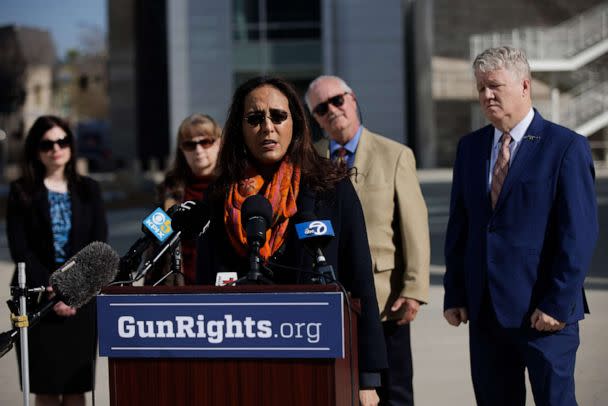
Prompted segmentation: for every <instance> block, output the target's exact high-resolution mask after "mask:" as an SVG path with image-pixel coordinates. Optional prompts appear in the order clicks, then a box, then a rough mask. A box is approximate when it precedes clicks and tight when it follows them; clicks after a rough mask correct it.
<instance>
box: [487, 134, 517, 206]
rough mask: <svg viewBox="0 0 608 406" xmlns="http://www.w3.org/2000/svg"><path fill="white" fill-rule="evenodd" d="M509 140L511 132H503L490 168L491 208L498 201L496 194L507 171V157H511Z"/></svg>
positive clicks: (498, 194) (497, 194) (503, 181)
mask: <svg viewBox="0 0 608 406" xmlns="http://www.w3.org/2000/svg"><path fill="white" fill-rule="evenodd" d="M511 140H512V138H511V134H509V133H503V134H502V137H500V142H501V146H500V152H499V153H498V157H497V158H496V163H495V164H494V169H493V170H492V187H491V189H490V195H491V198H492V209H494V208H495V207H496V202H497V201H498V196H500V191H501V189H502V185H503V183H505V178H506V177H507V172H509V159H510V158H511V150H510V149H509V144H510V143H511Z"/></svg>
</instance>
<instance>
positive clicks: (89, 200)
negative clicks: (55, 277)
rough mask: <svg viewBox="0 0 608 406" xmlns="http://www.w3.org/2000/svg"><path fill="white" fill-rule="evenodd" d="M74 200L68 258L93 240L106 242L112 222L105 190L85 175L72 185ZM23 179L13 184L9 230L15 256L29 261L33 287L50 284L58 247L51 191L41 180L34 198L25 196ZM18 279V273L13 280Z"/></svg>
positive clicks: (28, 278)
mask: <svg viewBox="0 0 608 406" xmlns="http://www.w3.org/2000/svg"><path fill="white" fill-rule="evenodd" d="M69 191H70V197H71V200H72V229H71V230H70V237H69V244H68V247H69V251H68V252H67V255H68V257H69V256H72V255H74V254H75V253H77V252H78V251H80V250H81V249H82V248H84V247H85V246H86V245H87V244H89V243H91V242H93V241H104V242H105V241H106V240H107V238H108V224H107V221H106V214H105V210H104V207H103V200H102V197H101V190H100V188H99V185H98V184H97V182H95V181H94V180H93V179H91V178H87V177H82V178H81V181H80V182H78V183H77V184H75V185H69ZM25 193H26V192H25V191H24V186H23V179H19V180H17V181H14V182H12V183H11V184H10V191H9V195H8V203H7V204H8V206H7V210H6V233H7V237H8V246H9V250H10V253H11V257H12V259H13V261H14V262H15V263H17V262H25V273H26V282H27V285H28V286H30V287H35V286H46V285H48V281H49V276H50V275H51V273H53V271H54V270H55V267H56V266H55V250H54V245H53V231H52V228H51V216H50V208H49V201H48V191H47V189H46V188H45V187H44V185H43V184H42V183H41V184H40V185H39V186H38V187H37V188H36V190H35V191H34V193H33V194H32V196H30V199H25ZM15 280H16V272H15V275H14V276H13V283H14V282H15Z"/></svg>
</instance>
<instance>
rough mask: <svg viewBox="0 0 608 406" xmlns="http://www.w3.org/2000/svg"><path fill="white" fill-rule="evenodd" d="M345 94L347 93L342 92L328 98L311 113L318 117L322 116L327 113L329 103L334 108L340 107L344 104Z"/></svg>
mask: <svg viewBox="0 0 608 406" xmlns="http://www.w3.org/2000/svg"><path fill="white" fill-rule="evenodd" d="M347 94H348V92H344V93H342V94H339V95H337V96H334V97H330V98H329V99H327V101H325V102H323V103H319V104H317V107H315V108H314V109H313V110H312V112H313V113H315V114H316V115H318V116H324V115H325V114H327V112H328V111H329V103H331V104H333V105H334V106H335V107H340V106H341V105H343V104H344V96H346V95H347Z"/></svg>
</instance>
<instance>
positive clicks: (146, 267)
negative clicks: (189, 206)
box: [115, 231, 182, 286]
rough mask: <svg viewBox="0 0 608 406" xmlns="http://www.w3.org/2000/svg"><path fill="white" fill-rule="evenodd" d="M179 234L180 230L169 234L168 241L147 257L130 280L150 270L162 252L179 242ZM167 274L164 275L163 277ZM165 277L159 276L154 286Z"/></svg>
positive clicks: (142, 275)
mask: <svg viewBox="0 0 608 406" xmlns="http://www.w3.org/2000/svg"><path fill="white" fill-rule="evenodd" d="M181 235H182V232H181V231H178V232H176V233H174V234H173V235H172V236H171V239H170V240H169V242H168V243H165V244H163V245H162V246H161V247H160V249H159V250H158V251H157V252H156V254H155V255H154V257H153V258H152V259H149V260H148V261H146V263H145V264H144V267H143V268H142V269H141V270H140V271H139V272H138V273H137V275H135V278H133V280H132V281H131V282H135V281H138V280H140V279H141V278H143V277H144V276H145V275H146V274H147V273H148V271H149V270H150V268H152V267H153V266H154V264H156V262H158V260H159V259H160V258H161V257H162V256H163V254H164V253H165V252H167V250H168V249H169V248H171V249H173V247H174V246H175V244H177V243H178V242H179V239H180V237H181ZM180 268H181V255H180ZM171 273H172V272H170V273H168V274H167V275H170V274H171ZM167 275H165V277H166V276H167ZM165 277H163V278H161V280H160V281H158V282H156V284H155V285H154V286H156V285H157V284H158V283H160V282H161V281H163V280H164V279H165ZM115 283H116V282H115Z"/></svg>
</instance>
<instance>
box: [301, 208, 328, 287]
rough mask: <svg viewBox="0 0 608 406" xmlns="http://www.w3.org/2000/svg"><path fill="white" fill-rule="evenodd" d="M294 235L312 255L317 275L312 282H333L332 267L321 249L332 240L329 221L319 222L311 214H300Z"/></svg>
mask: <svg viewBox="0 0 608 406" xmlns="http://www.w3.org/2000/svg"><path fill="white" fill-rule="evenodd" d="M296 219H297V221H298V223H296V225H295V228H296V233H297V235H298V239H299V240H300V241H302V243H304V246H305V247H306V248H307V249H308V250H309V251H310V252H311V253H312V254H313V258H314V269H315V272H316V273H317V274H319V278H318V279H314V280H313V282H319V283H325V281H326V279H328V280H329V281H335V280H336V276H335V273H334V269H333V267H332V266H331V265H330V264H328V263H327V260H326V259H325V255H324V254H323V249H324V248H325V247H326V246H327V244H328V243H329V242H330V241H331V239H332V238H334V230H333V227H332V225H331V221H329V220H319V219H317V217H316V216H315V214H314V213H312V212H301V213H298V214H297V217H296Z"/></svg>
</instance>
